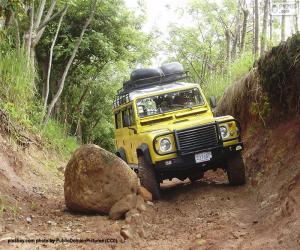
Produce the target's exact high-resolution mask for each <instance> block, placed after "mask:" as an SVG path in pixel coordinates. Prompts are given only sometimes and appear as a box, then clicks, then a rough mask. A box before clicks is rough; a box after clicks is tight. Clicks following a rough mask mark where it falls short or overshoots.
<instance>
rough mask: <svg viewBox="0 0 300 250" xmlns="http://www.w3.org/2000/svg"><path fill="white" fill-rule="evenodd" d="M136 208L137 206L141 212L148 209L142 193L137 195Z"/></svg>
mask: <svg viewBox="0 0 300 250" xmlns="http://www.w3.org/2000/svg"><path fill="white" fill-rule="evenodd" d="M136 208H137V210H139V211H140V212H142V211H146V206H145V202H144V199H143V197H142V196H140V195H138V196H137V202H136Z"/></svg>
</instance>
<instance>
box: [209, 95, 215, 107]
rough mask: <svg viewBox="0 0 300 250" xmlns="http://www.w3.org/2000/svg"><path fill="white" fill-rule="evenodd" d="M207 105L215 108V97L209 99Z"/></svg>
mask: <svg viewBox="0 0 300 250" xmlns="http://www.w3.org/2000/svg"><path fill="white" fill-rule="evenodd" d="M209 104H210V107H211V108H213V109H214V108H215V107H217V99H216V97H215V96H211V97H209Z"/></svg>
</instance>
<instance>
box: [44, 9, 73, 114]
mask: <svg viewBox="0 0 300 250" xmlns="http://www.w3.org/2000/svg"><path fill="white" fill-rule="evenodd" d="M67 9H68V8H65V10H64V12H63V13H62V14H61V16H60V19H59V22H58V25H57V29H56V32H55V35H54V38H53V40H52V44H51V48H50V56H49V63H48V73H47V79H46V89H45V98H44V109H43V111H44V112H43V113H44V114H45V112H46V110H47V104H48V98H49V88H50V75H51V67H52V59H53V50H54V46H55V43H56V40H57V37H58V33H59V31H60V27H61V24H62V20H63V18H64V16H65V14H66V13H67Z"/></svg>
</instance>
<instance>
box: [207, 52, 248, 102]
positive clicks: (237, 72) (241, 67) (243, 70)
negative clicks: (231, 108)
mask: <svg viewBox="0 0 300 250" xmlns="http://www.w3.org/2000/svg"><path fill="white" fill-rule="evenodd" d="M253 62H254V60H253V56H252V55H251V54H250V53H245V54H243V55H242V56H241V57H240V58H239V59H237V60H236V61H235V62H233V63H232V64H230V65H229V67H228V69H227V70H228V71H227V72H226V73H225V74H223V75H218V74H217V75H213V76H211V77H210V78H209V79H207V80H206V82H205V83H204V84H203V89H204V91H205V94H206V96H207V97H209V96H216V97H217V98H218V99H219V98H220V97H221V96H222V95H223V93H224V91H225V89H226V88H227V87H228V86H229V85H230V84H232V83H233V82H235V81H238V80H239V79H240V78H241V77H243V76H244V75H245V74H247V73H248V72H249V70H250V69H251V68H252V66H253Z"/></svg>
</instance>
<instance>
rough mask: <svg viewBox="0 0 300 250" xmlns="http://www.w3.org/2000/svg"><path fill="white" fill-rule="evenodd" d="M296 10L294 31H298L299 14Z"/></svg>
mask: <svg viewBox="0 0 300 250" xmlns="http://www.w3.org/2000/svg"><path fill="white" fill-rule="evenodd" d="M298 15H299V14H298V12H297V14H296V15H295V32H296V33H298V32H299V16H298Z"/></svg>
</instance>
